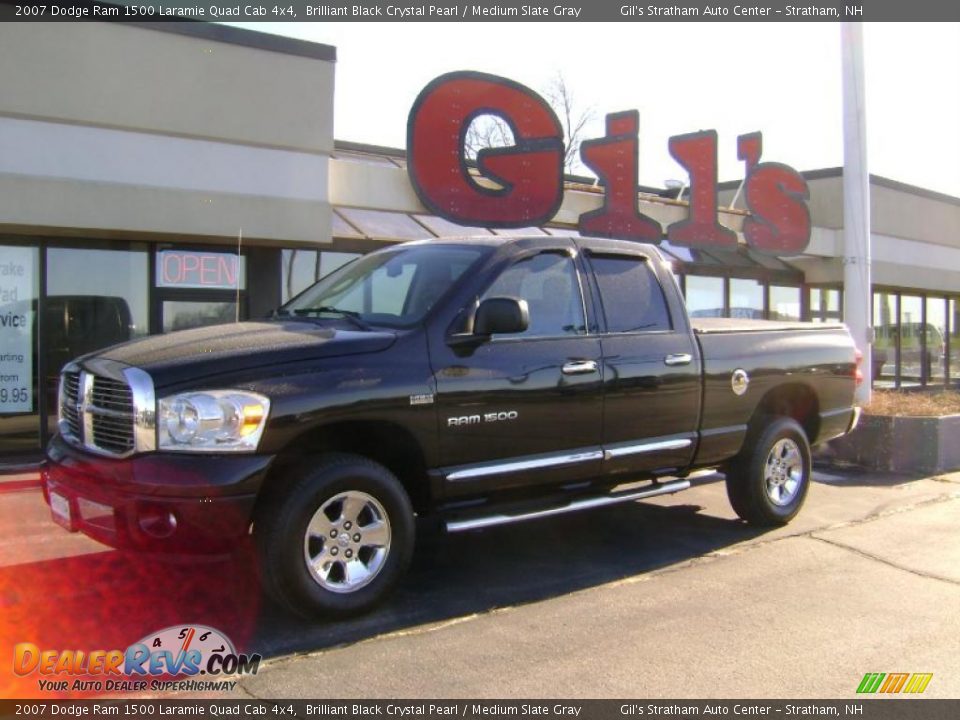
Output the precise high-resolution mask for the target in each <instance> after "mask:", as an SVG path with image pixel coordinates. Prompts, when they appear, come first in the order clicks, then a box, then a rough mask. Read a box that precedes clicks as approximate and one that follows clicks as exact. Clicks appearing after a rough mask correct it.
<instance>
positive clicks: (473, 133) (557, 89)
mask: <svg viewBox="0 0 960 720" xmlns="http://www.w3.org/2000/svg"><path fill="white" fill-rule="evenodd" d="M543 97H544V99H545V100H546V101H547V102H548V103H550V107H552V108H553V111H554V112H555V113H556V114H557V117H558V118H559V120H560V125H561V127H562V128H563V135H564V138H563V139H564V143H565V145H566V154H565V156H564V158H563V169H564V171H565V172H568V173H572V172H574V171H575V170H577V169H579V168H581V167H582V165H581V163H580V143H581V142H582V141H583V133H584V130H585V128H586V126H587V124H588V123H589V122H590V121H591V120H592V119H593V118H594V111H593V108H592V107H586V108H578V107H577V103H576V99H575V97H574V94H573V92H572V91H571V90H570V87H569V86H568V85H567V82H566V80H565V79H564V77H563V73H561V72H557V74H556V75H554V77H553V78H552V79H551V80H550V82H549V83H548V85H547V87H546V89H545V90H544V92H543ZM513 144H514V139H513V132H512V131H511V130H510V126H509V125H507V123H506V121H505V120H504V119H503V118H501V117H500V116H498V115H480V116H479V117H477V118H476V119H475V120H474V121H473V122H472V123H471V124H470V127H469V128H467V136H466V138H465V140H464V152H465V154H466V157H467V159H468V160H476V159H477V153H478V152H480V151H481V150H483V149H484V148H493V147H508V146H510V145H513Z"/></svg>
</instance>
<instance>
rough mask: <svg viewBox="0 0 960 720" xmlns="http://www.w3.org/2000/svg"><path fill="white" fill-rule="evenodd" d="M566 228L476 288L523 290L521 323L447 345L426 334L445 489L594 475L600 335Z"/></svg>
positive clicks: (467, 490)
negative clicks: (592, 327)
mask: <svg viewBox="0 0 960 720" xmlns="http://www.w3.org/2000/svg"><path fill="white" fill-rule="evenodd" d="M582 283H583V279H582V277H581V275H580V273H579V271H578V267H577V263H576V261H575V247H574V245H573V243H572V242H571V241H569V240H568V239H565V238H556V239H555V241H554V242H553V243H552V244H551V245H546V246H544V243H542V242H541V243H538V246H537V247H536V248H535V249H531V250H530V251H528V252H525V253H522V254H520V255H519V256H517V257H516V258H515V259H514V260H513V261H512V262H511V263H509V264H508V265H507V266H506V267H504V268H503V269H502V271H501V272H500V273H499V274H498V275H497V276H496V278H495V279H493V280H492V282H491V283H490V284H489V285H488V286H487V287H486V288H485V289H484V290H483V291H482V292H481V294H480V300H483V299H485V298H489V297H515V298H518V299H523V300H526V302H527V304H528V307H529V311H530V325H529V328H528V329H527V331H526V332H523V333H516V334H512V335H494V336H493V338H492V339H490V340H489V341H487V342H484V343H482V344H479V345H476V346H471V347H468V348H464V347H462V346H459V347H451V346H450V345H448V344H447V343H445V342H442V341H439V340H440V339H439V338H438V339H435V340H434V339H432V340H431V349H430V353H431V361H432V364H433V369H434V375H435V379H436V385H437V402H436V404H437V411H438V422H439V438H440V448H439V449H440V459H441V466H442V467H441V468H440V474H441V476H442V479H443V480H444V481H445V492H446V494H447V495H451V496H455V495H468V494H485V493H487V492H490V491H495V490H502V489H506V488H509V487H516V486H521V485H529V484H542V483H565V482H570V481H574V480H578V479H583V478H587V477H590V476H595V475H596V474H597V473H598V472H599V470H600V466H601V462H602V457H603V454H602V450H601V448H600V443H601V417H602V388H601V380H602V366H601V361H602V358H601V353H600V340H599V338H598V337H597V336H596V335H588V334H587V327H586V309H585V306H584V298H583V294H582Z"/></svg>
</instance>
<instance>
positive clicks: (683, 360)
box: [663, 353, 693, 365]
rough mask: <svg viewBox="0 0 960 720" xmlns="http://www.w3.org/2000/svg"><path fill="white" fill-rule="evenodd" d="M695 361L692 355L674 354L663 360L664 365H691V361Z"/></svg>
mask: <svg viewBox="0 0 960 720" xmlns="http://www.w3.org/2000/svg"><path fill="white" fill-rule="evenodd" d="M691 360H693V355H691V354H690V353H673V354H672V355H667V356H666V357H665V358H664V359H663V364H664V365H689V364H690V361H691Z"/></svg>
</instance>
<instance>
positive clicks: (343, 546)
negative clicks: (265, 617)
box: [254, 454, 415, 616]
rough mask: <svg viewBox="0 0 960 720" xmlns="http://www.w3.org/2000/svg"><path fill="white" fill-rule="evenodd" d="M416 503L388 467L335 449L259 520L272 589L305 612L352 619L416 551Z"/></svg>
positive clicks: (387, 589) (264, 567) (382, 592)
mask: <svg viewBox="0 0 960 720" xmlns="http://www.w3.org/2000/svg"><path fill="white" fill-rule="evenodd" d="M414 534H415V526H414V517H413V510H412V508H411V506H410V500H409V498H408V497H407V494H406V492H405V491H404V489H403V487H402V486H401V485H400V483H399V481H398V480H397V479H396V477H395V476H394V475H393V474H392V473H391V472H390V471H389V470H387V469H386V468H385V467H383V466H382V465H379V464H377V463H375V462H372V461H370V460H367V459H366V458H362V457H359V456H356V455H346V454H331V455H327V456H324V457H322V458H319V459H318V461H317V462H316V464H314V465H313V466H312V467H310V468H309V469H305V470H302V471H301V472H300V473H299V475H298V477H297V478H295V479H294V481H293V483H292V484H291V487H290V489H289V490H287V491H286V492H284V493H282V494H279V495H278V497H276V498H275V499H274V501H273V502H269V503H267V504H266V505H265V506H264V507H263V508H262V509H261V510H260V512H259V513H258V517H257V520H256V522H255V524H254V535H255V538H256V541H257V547H258V550H259V557H260V561H261V571H262V575H263V578H264V583H265V585H266V588H267V591H268V592H269V593H270V594H271V595H272V596H273V597H274V599H276V600H277V601H279V602H280V603H281V604H283V605H284V606H286V607H287V608H288V609H290V610H293V611H294V612H297V613H298V614H301V615H305V616H318V615H326V616H345V615H351V614H355V613H359V612H362V611H364V610H367V609H369V608H370V607H371V606H373V605H374V604H376V603H378V602H379V601H380V600H382V599H383V598H384V597H386V595H387V594H388V593H389V592H390V590H391V589H392V588H393V586H394V585H395V584H396V582H397V581H398V580H399V579H400V577H401V576H402V575H403V572H404V571H405V570H406V568H407V566H408V565H409V562H410V558H411V556H412V554H413V543H414Z"/></svg>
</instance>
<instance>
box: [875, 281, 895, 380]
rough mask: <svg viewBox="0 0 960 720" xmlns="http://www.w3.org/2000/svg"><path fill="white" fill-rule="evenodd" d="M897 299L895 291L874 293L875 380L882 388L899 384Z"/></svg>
mask: <svg viewBox="0 0 960 720" xmlns="http://www.w3.org/2000/svg"><path fill="white" fill-rule="evenodd" d="M897 300H898V298H897V296H896V295H895V294H893V293H885V292H875V293H874V294H873V356H872V360H873V380H874V384H875V385H876V386H877V387H881V388H883V387H887V388H889V387H895V386H897V378H898V372H897V360H898V357H897V356H898V346H899V341H898V334H899V330H898V328H897V316H898V314H899V307H898V304H897Z"/></svg>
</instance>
